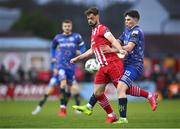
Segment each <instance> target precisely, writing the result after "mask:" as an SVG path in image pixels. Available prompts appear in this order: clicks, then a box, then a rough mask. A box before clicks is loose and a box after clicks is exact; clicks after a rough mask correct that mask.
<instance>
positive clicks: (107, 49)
mask: <svg viewBox="0 0 180 129" xmlns="http://www.w3.org/2000/svg"><path fill="white" fill-rule="evenodd" d="M117 41H118V42H119V43H120V44H121V41H120V40H119V39H117ZM122 48H123V46H122ZM101 50H102V51H103V53H112V52H115V53H118V52H119V51H118V49H117V48H115V47H112V48H111V47H109V46H108V45H103V46H101Z"/></svg>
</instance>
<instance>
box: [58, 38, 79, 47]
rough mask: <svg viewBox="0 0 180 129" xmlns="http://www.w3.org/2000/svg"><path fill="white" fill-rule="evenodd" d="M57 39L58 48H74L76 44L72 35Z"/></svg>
mask: <svg viewBox="0 0 180 129" xmlns="http://www.w3.org/2000/svg"><path fill="white" fill-rule="evenodd" d="M57 41H58V47H59V48H75V47H76V44H77V41H76V39H75V38H73V37H67V38H59V39H58V40H57Z"/></svg>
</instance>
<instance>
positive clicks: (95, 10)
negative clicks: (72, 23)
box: [84, 7, 99, 16]
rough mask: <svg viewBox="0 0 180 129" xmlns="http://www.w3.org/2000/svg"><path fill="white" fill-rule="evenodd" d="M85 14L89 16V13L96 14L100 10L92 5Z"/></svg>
mask: <svg viewBox="0 0 180 129" xmlns="http://www.w3.org/2000/svg"><path fill="white" fill-rule="evenodd" d="M84 14H85V15H86V16H87V15H90V14H94V15H95V16H96V15H98V14H99V10H98V9H97V8H96V7H91V8H89V9H88V10H86V11H85V12H84Z"/></svg>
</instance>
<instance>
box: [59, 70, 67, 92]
mask: <svg viewBox="0 0 180 129" xmlns="http://www.w3.org/2000/svg"><path fill="white" fill-rule="evenodd" d="M58 76H59V77H58V79H59V81H60V88H63V89H64V88H66V87H67V75H66V71H65V69H59V70H58Z"/></svg>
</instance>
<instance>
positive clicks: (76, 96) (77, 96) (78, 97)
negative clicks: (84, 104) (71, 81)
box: [74, 94, 80, 106]
mask: <svg viewBox="0 0 180 129" xmlns="http://www.w3.org/2000/svg"><path fill="white" fill-rule="evenodd" d="M74 99H75V104H76V105H78V106H79V105H80V95H79V94H76V95H74Z"/></svg>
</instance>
